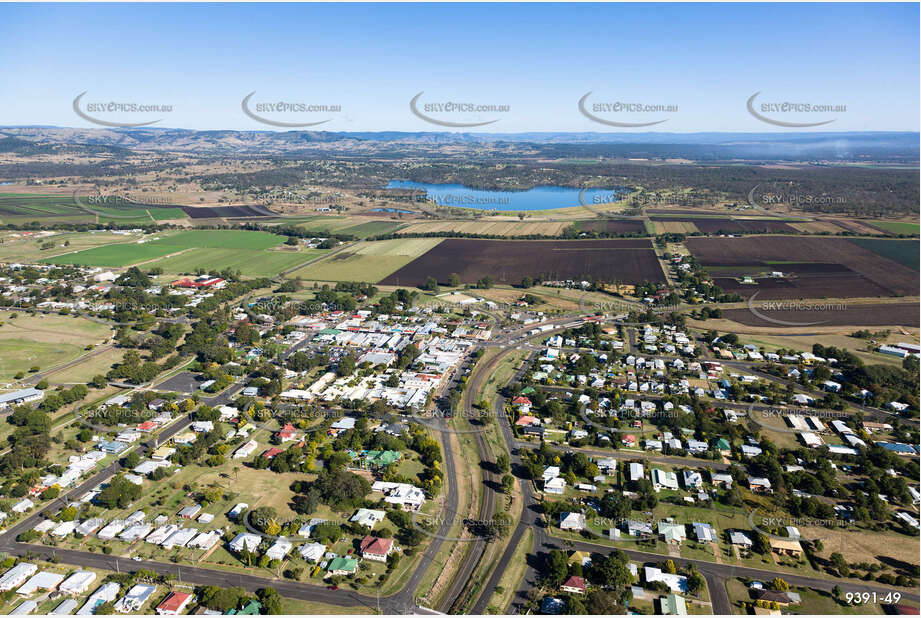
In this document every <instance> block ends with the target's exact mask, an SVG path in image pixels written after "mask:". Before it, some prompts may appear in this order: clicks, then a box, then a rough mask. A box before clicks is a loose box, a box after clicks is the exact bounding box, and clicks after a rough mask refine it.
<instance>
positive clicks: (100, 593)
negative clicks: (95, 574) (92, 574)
mask: <svg viewBox="0 0 921 618" xmlns="http://www.w3.org/2000/svg"><path fill="white" fill-rule="evenodd" d="M119 590H121V587H120V586H119V585H118V584H117V583H115V582H107V583H105V584H103V585H102V586H100V587H99V588H97V589H96V591H95V592H94V593H93V594H91V595H90V596H89V598H88V599H87V600H86V603H84V604H83V607H81V608H80V609H79V610H78V611H77V615H78V616H89V615H92V614H93V613H94V612H95V611H96V608H97V607H99V606H100V605H102V604H103V603H110V602H112V601H114V600H115V599H116V598H117V597H118V592H119Z"/></svg>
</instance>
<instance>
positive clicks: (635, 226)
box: [576, 219, 646, 234]
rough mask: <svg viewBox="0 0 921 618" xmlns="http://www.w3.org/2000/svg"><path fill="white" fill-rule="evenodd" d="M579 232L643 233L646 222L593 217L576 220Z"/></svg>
mask: <svg viewBox="0 0 921 618" xmlns="http://www.w3.org/2000/svg"><path fill="white" fill-rule="evenodd" d="M576 228H577V229H578V230H579V231H580V232H605V233H608V234H645V233H646V224H645V223H643V221H642V220H640V219H594V220H590V221H577V222H576Z"/></svg>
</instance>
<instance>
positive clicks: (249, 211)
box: [182, 206, 278, 219]
mask: <svg viewBox="0 0 921 618" xmlns="http://www.w3.org/2000/svg"><path fill="white" fill-rule="evenodd" d="M182 210H183V211H184V212H185V214H187V215H189V217H190V218H191V219H219V218H222V217H277V216H278V213H274V212H272V211H271V210H268V209H267V208H263V207H262V206H182Z"/></svg>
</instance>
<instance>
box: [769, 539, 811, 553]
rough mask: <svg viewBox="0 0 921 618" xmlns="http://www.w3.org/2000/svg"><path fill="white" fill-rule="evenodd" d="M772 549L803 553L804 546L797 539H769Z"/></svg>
mask: <svg viewBox="0 0 921 618" xmlns="http://www.w3.org/2000/svg"><path fill="white" fill-rule="evenodd" d="M768 543H770V545H771V549H782V550H784V551H799V552H801V551H803V546H802V545H800V544H799V541H797V540H796V539H777V538H774V537H771V538H770V539H768Z"/></svg>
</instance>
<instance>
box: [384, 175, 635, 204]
mask: <svg viewBox="0 0 921 618" xmlns="http://www.w3.org/2000/svg"><path fill="white" fill-rule="evenodd" d="M387 188H388V189H417V190H419V192H420V193H423V192H424V193H425V194H426V195H427V196H428V198H429V199H430V200H433V201H434V202H435V204H437V205H438V206H453V207H456V208H473V209H476V210H512V211H518V210H551V209H553V208H571V207H574V206H589V207H590V206H592V205H595V204H605V203H608V202H614V201H617V200H619V199H622V198H623V197H624V196H625V195H627V194H628V193H629V192H630V189H628V188H626V187H617V188H613V189H584V190H580V189H573V188H571V187H556V186H547V187H534V188H533V189H528V190H527V191H490V190H486V189H471V188H470V187H465V186H464V185H449V184H429V183H422V182H412V181H410V180H391V181H390V182H389V183H387ZM580 192H581V193H582V195H581V198H580V195H579V194H580Z"/></svg>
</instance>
